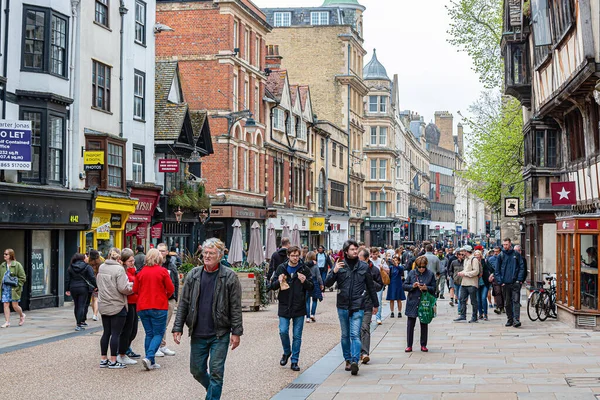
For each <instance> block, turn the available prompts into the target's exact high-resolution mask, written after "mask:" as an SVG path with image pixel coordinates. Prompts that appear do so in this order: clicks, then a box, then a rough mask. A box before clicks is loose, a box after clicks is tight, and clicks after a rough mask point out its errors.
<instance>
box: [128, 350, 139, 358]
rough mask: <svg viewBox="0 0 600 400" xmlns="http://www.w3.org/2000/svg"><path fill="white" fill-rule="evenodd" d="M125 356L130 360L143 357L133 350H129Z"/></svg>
mask: <svg viewBox="0 0 600 400" xmlns="http://www.w3.org/2000/svg"><path fill="white" fill-rule="evenodd" d="M125 355H126V356H127V357H129V358H140V357H141V356H140V355H139V354H137V353H134V352H133V350H127V352H126V353H125Z"/></svg>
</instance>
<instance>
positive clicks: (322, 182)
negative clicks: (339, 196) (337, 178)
mask: <svg viewBox="0 0 600 400" xmlns="http://www.w3.org/2000/svg"><path fill="white" fill-rule="evenodd" d="M318 185H319V187H318V191H319V199H318V204H319V211H323V209H324V207H325V171H323V170H321V172H320V173H319V183H318Z"/></svg>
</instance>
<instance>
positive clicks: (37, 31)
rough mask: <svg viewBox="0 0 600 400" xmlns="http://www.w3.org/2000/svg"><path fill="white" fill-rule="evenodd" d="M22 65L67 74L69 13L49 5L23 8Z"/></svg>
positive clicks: (31, 68) (26, 67) (30, 68)
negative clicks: (54, 10) (66, 13)
mask: <svg viewBox="0 0 600 400" xmlns="http://www.w3.org/2000/svg"><path fill="white" fill-rule="evenodd" d="M23 19H24V22H23V24H24V26H25V29H24V31H23V55H22V57H21V63H22V68H23V69H24V70H26V71H30V72H44V73H46V72H47V73H51V74H54V75H59V76H63V77H66V76H67V67H66V62H67V37H68V26H69V25H68V23H67V17H65V16H62V15H60V14H58V13H55V12H53V11H52V10H51V9H49V8H40V7H32V6H25V7H24V8H23Z"/></svg>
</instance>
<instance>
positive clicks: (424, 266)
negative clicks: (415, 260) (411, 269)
mask: <svg viewBox="0 0 600 400" xmlns="http://www.w3.org/2000/svg"><path fill="white" fill-rule="evenodd" d="M417 268H419V269H425V268H427V266H426V265H419V266H418V267H417Z"/></svg>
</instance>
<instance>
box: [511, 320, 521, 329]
mask: <svg viewBox="0 0 600 400" xmlns="http://www.w3.org/2000/svg"><path fill="white" fill-rule="evenodd" d="M513 326H514V327H515V328H519V327H520V326H521V321H517V322H515V323H514V325H513Z"/></svg>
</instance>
